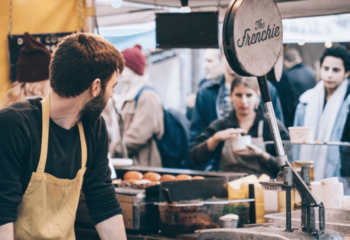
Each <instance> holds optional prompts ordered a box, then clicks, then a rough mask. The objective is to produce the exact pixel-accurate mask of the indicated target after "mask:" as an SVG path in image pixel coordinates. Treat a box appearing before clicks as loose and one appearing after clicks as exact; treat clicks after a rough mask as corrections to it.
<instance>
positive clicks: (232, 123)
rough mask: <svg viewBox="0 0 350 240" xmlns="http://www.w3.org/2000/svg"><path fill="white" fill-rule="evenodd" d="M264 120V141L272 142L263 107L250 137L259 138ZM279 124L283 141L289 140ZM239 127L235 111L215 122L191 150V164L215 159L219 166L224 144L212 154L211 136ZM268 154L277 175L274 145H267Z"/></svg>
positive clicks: (282, 126) (269, 163) (198, 138)
mask: <svg viewBox="0 0 350 240" xmlns="http://www.w3.org/2000/svg"><path fill="white" fill-rule="evenodd" d="M262 119H263V120H264V126H263V139H264V141H272V140H273V138H272V135H271V131H270V127H269V123H268V120H267V116H266V114H265V113H264V112H263V110H262V107H261V106H259V108H258V110H257V114H256V118H255V120H254V123H253V126H252V127H251V128H250V129H249V132H248V135H251V136H252V137H257V136H258V126H259V122H260V120H262ZM277 123H278V128H279V130H280V134H281V138H282V140H289V134H288V132H287V130H286V128H285V127H284V125H283V124H282V123H281V122H280V121H279V120H277ZM239 127H240V126H239V124H238V119H237V117H236V113H235V110H233V111H232V112H231V113H230V115H229V116H228V117H226V118H223V119H219V120H215V121H213V122H212V123H211V124H210V125H209V126H208V127H207V128H206V129H205V130H204V131H203V132H202V133H201V134H200V135H198V137H197V138H196V141H195V143H194V145H193V147H192V148H191V150H190V160H191V163H192V164H194V165H200V164H203V163H206V162H209V161H213V159H215V162H216V163H217V164H219V159H220V156H221V151H222V148H223V142H222V143H221V144H219V145H218V146H217V147H216V149H215V150H214V151H213V152H211V151H209V149H208V146H207V140H208V139H209V138H210V137H211V136H213V135H214V134H215V133H216V132H219V131H222V130H225V129H227V128H239ZM266 152H268V153H269V154H270V155H271V159H270V161H269V162H268V165H269V167H270V168H271V169H273V172H275V173H276V174H277V172H278V166H277V163H276V160H275V158H274V157H273V156H276V150H275V147H274V145H273V144H268V145H266Z"/></svg>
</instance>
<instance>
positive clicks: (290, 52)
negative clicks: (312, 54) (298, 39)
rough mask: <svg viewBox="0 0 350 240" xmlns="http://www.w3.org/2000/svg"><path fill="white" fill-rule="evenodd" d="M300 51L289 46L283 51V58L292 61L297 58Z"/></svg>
mask: <svg viewBox="0 0 350 240" xmlns="http://www.w3.org/2000/svg"><path fill="white" fill-rule="evenodd" d="M300 57H301V56H300V53H299V51H298V50H297V49H295V48H290V49H287V50H286V51H285V54H284V59H285V60H287V61H288V62H294V61H295V60H297V58H300Z"/></svg>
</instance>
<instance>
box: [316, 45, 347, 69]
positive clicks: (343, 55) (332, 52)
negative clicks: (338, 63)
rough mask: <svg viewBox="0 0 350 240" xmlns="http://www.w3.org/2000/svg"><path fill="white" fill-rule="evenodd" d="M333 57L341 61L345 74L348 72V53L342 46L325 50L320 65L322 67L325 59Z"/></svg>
mask: <svg viewBox="0 0 350 240" xmlns="http://www.w3.org/2000/svg"><path fill="white" fill-rule="evenodd" d="M327 56H331V57H335V58H340V59H342V60H343V63H344V68H345V72H348V71H350V53H349V52H348V51H347V50H346V48H345V47H343V46H337V47H331V48H326V50H325V51H324V53H323V55H322V57H321V58H320V64H321V66H322V63H323V60H324V59H325V58H326V57H327Z"/></svg>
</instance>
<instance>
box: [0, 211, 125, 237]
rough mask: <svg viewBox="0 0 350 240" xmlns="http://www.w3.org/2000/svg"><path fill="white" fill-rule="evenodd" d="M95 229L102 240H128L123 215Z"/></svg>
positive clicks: (112, 218) (100, 224)
mask: <svg viewBox="0 0 350 240" xmlns="http://www.w3.org/2000/svg"><path fill="white" fill-rule="evenodd" d="M95 227H96V230H97V232H98V235H99V236H100V238H101V240H126V233H125V227H124V221H123V215H121V214H119V215H116V216H114V217H111V218H108V219H107V220H104V221H103V222H100V223H99V224H97V225H96V226H95ZM0 239H2V238H0Z"/></svg>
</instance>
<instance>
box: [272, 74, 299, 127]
mask: <svg viewBox="0 0 350 240" xmlns="http://www.w3.org/2000/svg"><path fill="white" fill-rule="evenodd" d="M271 83H272V84H273V85H274V86H275V88H276V90H277V92H278V96H279V97H280V100H281V105H282V110H283V119H284V125H285V127H286V128H288V127H292V126H293V121H294V114H295V108H296V106H297V104H298V99H299V97H298V96H296V91H295V90H294V86H293V85H292V84H291V83H290V80H289V78H288V75H287V74H286V71H284V70H283V71H282V76H281V80H280V81H279V82H276V81H271Z"/></svg>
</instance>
